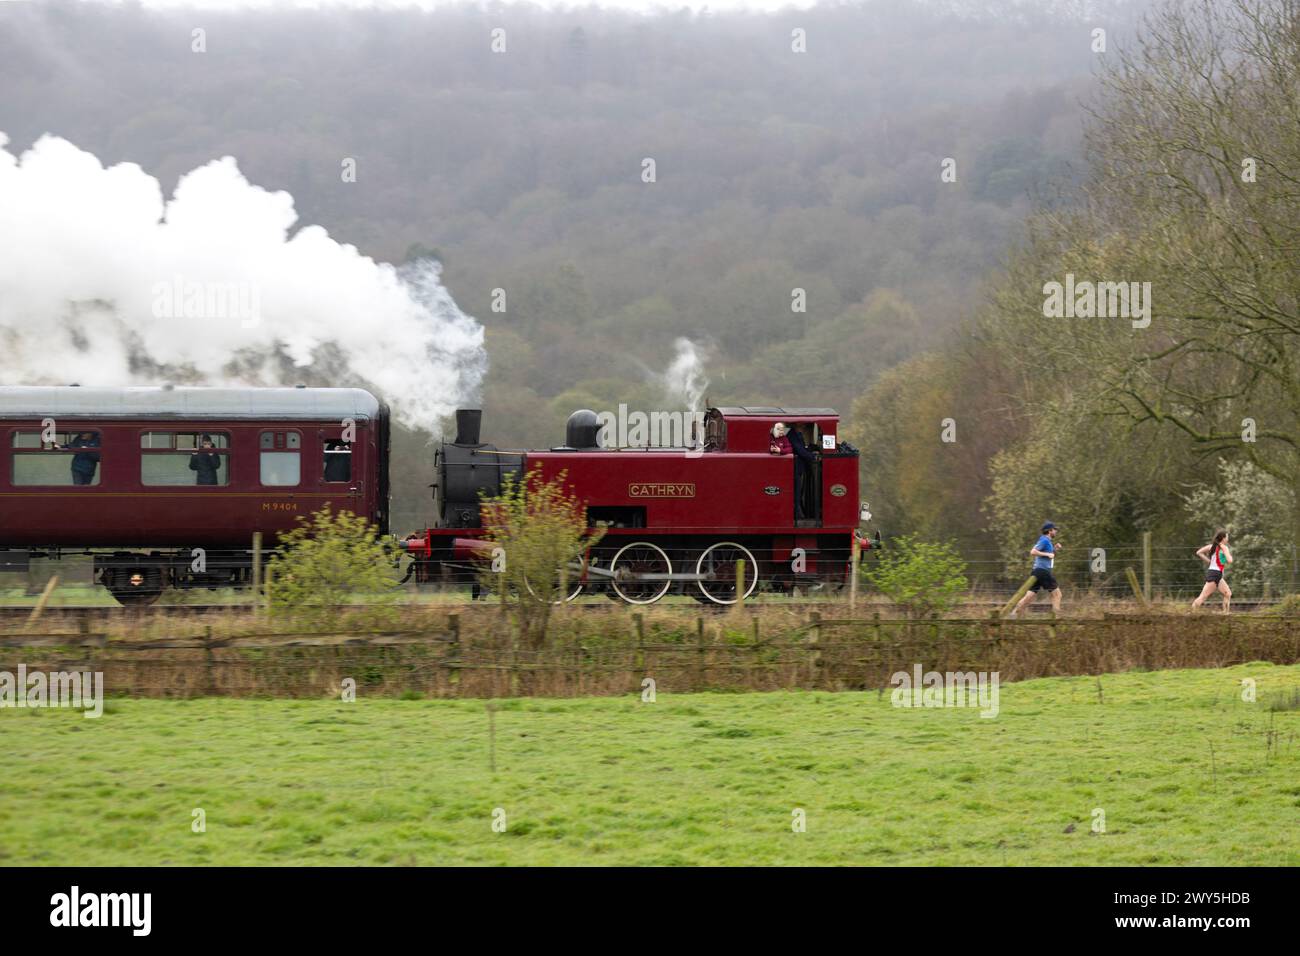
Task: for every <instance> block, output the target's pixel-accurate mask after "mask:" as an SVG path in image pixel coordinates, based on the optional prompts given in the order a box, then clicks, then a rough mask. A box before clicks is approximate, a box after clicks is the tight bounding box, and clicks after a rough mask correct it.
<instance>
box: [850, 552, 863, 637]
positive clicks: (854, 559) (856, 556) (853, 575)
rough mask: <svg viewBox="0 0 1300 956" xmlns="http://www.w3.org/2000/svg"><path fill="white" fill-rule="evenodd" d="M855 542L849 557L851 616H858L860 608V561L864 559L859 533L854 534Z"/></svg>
mask: <svg viewBox="0 0 1300 956" xmlns="http://www.w3.org/2000/svg"><path fill="white" fill-rule="evenodd" d="M852 540H853V544H852V545H851V546H850V557H849V617H856V616H857V609H858V562H859V561H860V560H861V559H862V547H861V545H859V544H858V533H857V532H856V531H855V532H853V534H852Z"/></svg>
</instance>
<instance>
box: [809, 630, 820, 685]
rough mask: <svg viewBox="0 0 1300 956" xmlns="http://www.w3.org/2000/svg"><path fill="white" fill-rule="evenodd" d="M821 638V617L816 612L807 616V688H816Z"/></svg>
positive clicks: (818, 675)
mask: <svg viewBox="0 0 1300 956" xmlns="http://www.w3.org/2000/svg"><path fill="white" fill-rule="evenodd" d="M821 636H822V616H821V613H820V612H818V611H813V612H812V613H811V614H809V615H808V686H809V688H810V689H811V688H814V687H816V686H817V679H818V677H820V676H821V675H820V674H819V671H820V669H821V666H822V652H821V647H820V646H819V645H820V644H821Z"/></svg>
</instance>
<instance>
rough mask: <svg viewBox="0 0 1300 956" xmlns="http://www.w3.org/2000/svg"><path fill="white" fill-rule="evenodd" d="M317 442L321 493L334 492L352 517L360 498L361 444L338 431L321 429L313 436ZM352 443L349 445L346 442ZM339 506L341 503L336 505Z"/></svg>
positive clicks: (350, 435)
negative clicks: (316, 437)
mask: <svg viewBox="0 0 1300 956" xmlns="http://www.w3.org/2000/svg"><path fill="white" fill-rule="evenodd" d="M317 436H318V437H319V439H320V462H319V466H318V471H317V474H318V475H319V476H320V485H321V489H322V490H323V491H334V492H337V493H338V494H339V497H340V498H342V499H344V501H346V503H347V505H348V507H349V508H350V510H352V511H353V513H354V514H355V513H358V510H357V508H358V504H359V502H358V501H357V499H358V498H360V497H361V491H362V489H361V475H362V469H361V456H362V455H363V454H364V443H363V442H361V441H359V440H356V436H355V435H352V434H351V433H349V434H344V431H343V429H342V428H341V427H338V428H322V429H321V430H320V431H318V432H317ZM350 438H351V439H353V440H351V441H349V440H348V439H350ZM340 503H343V502H340Z"/></svg>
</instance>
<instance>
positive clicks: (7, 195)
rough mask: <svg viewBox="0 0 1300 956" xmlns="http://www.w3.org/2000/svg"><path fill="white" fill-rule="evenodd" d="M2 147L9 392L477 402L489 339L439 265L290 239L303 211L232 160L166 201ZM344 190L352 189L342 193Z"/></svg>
mask: <svg viewBox="0 0 1300 956" xmlns="http://www.w3.org/2000/svg"><path fill="white" fill-rule="evenodd" d="M7 143H8V137H6V136H5V135H4V134H3V133H0V382H3V383H6V384H31V385H42V384H71V383H73V382H76V383H80V384H82V385H128V384H162V383H163V382H167V381H172V382H177V383H192V384H212V385H235V384H243V385H281V384H295V383H296V382H297V381H302V380H303V379H304V376H305V374H306V372H307V370H308V369H310V371H311V373H312V377H313V379H314V381H313V384H331V385H345V384H346V385H352V384H364V385H370V386H373V387H374V388H375V389H376V390H378V391H379V392H380V393H382V396H383V397H384V398H385V399H386V400H387V401H389V402H390V403H391V404H392V406H393V413H394V415H395V416H396V417H397V418H398V419H399V420H400V421H402V422H404V423H405V424H407V425H411V426H415V427H423V428H428V429H433V428H436V426H437V420H438V418H439V417H441V416H444V415H446V414H448V413H449V412H450V411H451V410H452V409H454V408H455V407H457V405H458V404H462V403H464V402H466V401H472V400H473V399H474V398H475V397H476V393H477V391H478V388H479V384H480V382H481V380H482V376H483V372H484V369H485V366H486V355H485V352H484V349H483V329H482V326H480V325H479V324H478V322H476V321H475V320H474V319H472V318H470V317H469V316H467V315H465V314H464V313H462V312H461V311H460V309H458V308H457V307H456V303H455V302H454V301H452V298H451V295H450V294H449V293H448V292H447V290H446V289H445V288H444V287H443V285H442V283H441V281H440V276H439V270H438V266H437V264H436V263H434V262H424V263H420V264H418V265H415V266H411V267H403V268H402V269H401V270H399V269H397V268H395V267H394V266H392V265H389V264H387V263H381V262H376V261H374V260H373V259H370V258H368V257H366V256H363V255H361V254H360V253H359V252H358V251H357V249H356V248H355V247H354V246H350V245H344V244H340V243H338V242H336V241H334V240H333V239H331V238H330V237H329V235H328V233H326V231H325V230H324V229H323V228H321V227H319V226H305V227H303V228H301V229H298V230H297V231H296V232H293V233H292V235H291V230H292V229H293V227H294V224H295V223H296V222H297V219H298V215H297V213H296V212H295V211H294V208H293V197H291V196H290V195H289V194H288V193H285V192H269V191H267V190H265V189H262V188H261V187H258V186H255V185H253V184H251V183H249V182H248V180H247V179H245V178H244V176H243V175H242V174H241V173H240V171H239V169H238V167H237V166H236V164H235V161H234V159H232V158H230V157H226V158H224V159H221V160H217V161H214V162H211V163H208V164H207V165H205V166H202V167H200V168H199V169H196V170H194V171H193V172H191V173H189V174H187V175H186V176H184V177H182V178H181V180H180V182H179V184H178V185H177V187H176V192H175V194H174V196H173V198H172V199H171V200H170V201H165V200H164V197H163V192H162V187H161V186H160V184H159V183H158V181H157V180H156V179H154V178H153V177H152V176H150V175H148V174H147V173H145V172H144V171H143V170H142V169H141V168H140V167H139V166H137V165H135V164H133V163H122V164H120V165H117V166H112V167H109V168H107V169H106V168H104V166H103V165H102V164H101V163H100V162H99V160H98V159H96V158H95V157H94V156H93V155H91V154H90V153H87V152H85V151H83V150H80V149H78V148H77V147H76V146H74V145H73V144H71V143H69V142H67V141H66V140H63V139H60V138H57V137H53V136H45V137H42V138H41V139H40V141H38V142H37V143H36V144H35V145H34V146H33V147H32V148H31V149H30V150H28V151H27V152H25V153H23V154H22V156H21V157H15V156H14V155H13V154H11V153H9V152H8V151H7V150H6V149H5V146H6V144H7ZM340 188H346V186H340Z"/></svg>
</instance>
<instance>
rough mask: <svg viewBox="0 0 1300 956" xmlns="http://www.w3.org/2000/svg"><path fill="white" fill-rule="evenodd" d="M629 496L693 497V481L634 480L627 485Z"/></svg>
mask: <svg viewBox="0 0 1300 956" xmlns="http://www.w3.org/2000/svg"><path fill="white" fill-rule="evenodd" d="M627 494H628V497H629V498H694V497H695V482H693V481H691V482H686V481H670V482H659V481H634V482H632V483H631V484H629V485H628V486H627Z"/></svg>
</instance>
